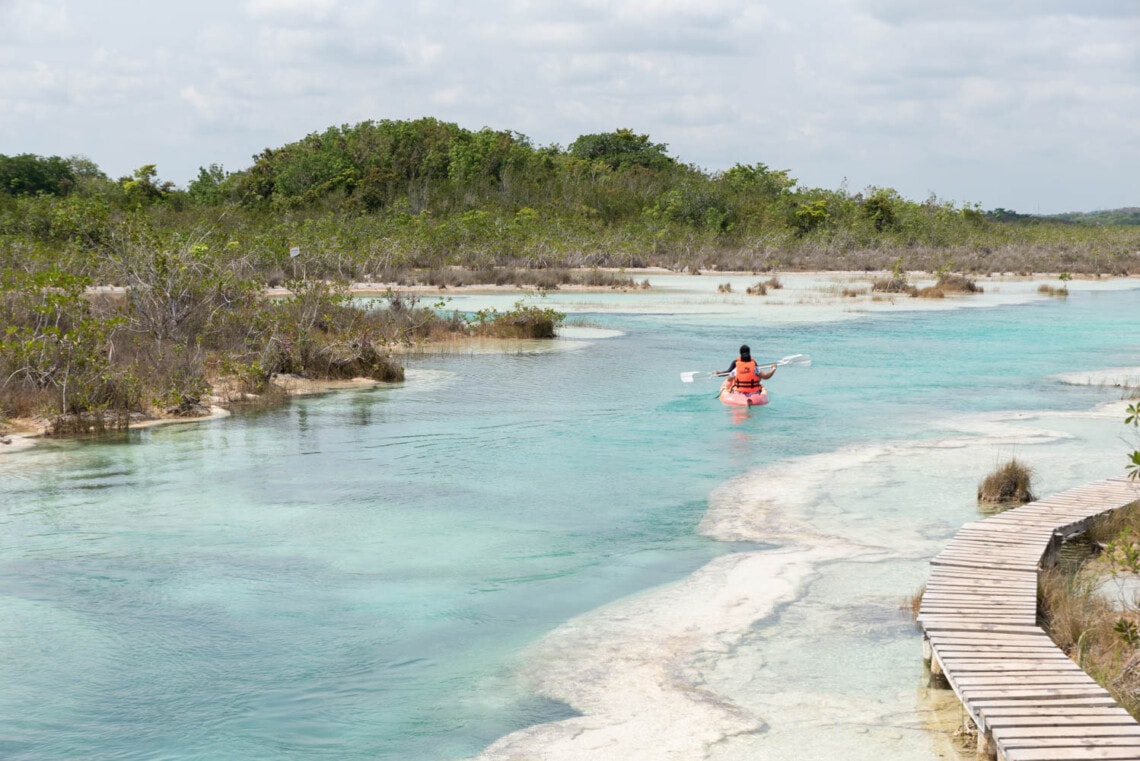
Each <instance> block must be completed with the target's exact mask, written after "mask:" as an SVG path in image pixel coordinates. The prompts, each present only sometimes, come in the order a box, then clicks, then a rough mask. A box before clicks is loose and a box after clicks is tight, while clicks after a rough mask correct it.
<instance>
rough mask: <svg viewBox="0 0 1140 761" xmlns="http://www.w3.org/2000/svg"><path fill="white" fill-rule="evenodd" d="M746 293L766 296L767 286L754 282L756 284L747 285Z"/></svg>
mask: <svg viewBox="0 0 1140 761" xmlns="http://www.w3.org/2000/svg"><path fill="white" fill-rule="evenodd" d="M746 293H748V295H749V296H767V295H768V286H767V285H765V284H764V283H756V285H750V286H748V289H747V291H746Z"/></svg>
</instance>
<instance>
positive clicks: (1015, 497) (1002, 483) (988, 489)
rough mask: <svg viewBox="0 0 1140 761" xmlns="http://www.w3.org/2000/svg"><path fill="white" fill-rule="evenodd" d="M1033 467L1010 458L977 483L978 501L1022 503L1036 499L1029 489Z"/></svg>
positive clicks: (997, 503)
mask: <svg viewBox="0 0 1140 761" xmlns="http://www.w3.org/2000/svg"><path fill="white" fill-rule="evenodd" d="M1032 477H1033V469H1032V468H1030V467H1028V466H1026V465H1024V464H1022V463H1020V462H1018V461H1017V458H1016V457H1014V458H1012V459H1011V460H1010V461H1009V462H1007V463H1006V464H1005V465H1002V466H1000V467H998V468H997V469H996V470H994V471H993V472H992V473H990V474H989V475H988V476H986V477H985V478H984V479H982V482H981V483H979V484H978V502H981V503H985V504H989V505H1024V504H1025V503H1027V502H1032V501H1033V500H1035V499H1036V497H1034V496H1033V493H1032V492H1031V491H1030V481H1031V480H1032Z"/></svg>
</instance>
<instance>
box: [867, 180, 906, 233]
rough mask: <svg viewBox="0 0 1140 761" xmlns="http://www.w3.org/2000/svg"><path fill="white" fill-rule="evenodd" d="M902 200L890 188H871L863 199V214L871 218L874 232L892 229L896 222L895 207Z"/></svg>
mask: <svg viewBox="0 0 1140 761" xmlns="http://www.w3.org/2000/svg"><path fill="white" fill-rule="evenodd" d="M901 202H902V198H901V197H900V196H899V194H898V193H897V192H896V191H894V190H892V189H891V188H873V189H872V190H871V192H870V193H869V194H868V196H867V199H866V200H865V201H863V216H864V217H866V218H867V219H869V220H871V224H873V225H874V226H875V231H876V232H887V231H888V230H893V229H894V228H895V226H896V225H897V224H898V218H897V214H896V212H895V209H896V207H897V206H898V205H899V204H900V203H901Z"/></svg>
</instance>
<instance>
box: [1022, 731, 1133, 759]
mask: <svg viewBox="0 0 1140 761" xmlns="http://www.w3.org/2000/svg"><path fill="white" fill-rule="evenodd" d="M1113 746H1116V747H1126V748H1133V747H1135V748H1138V749H1140V737H1128V736H1123V737H1089V738H1085V739H1080V738H1069V737H1064V738H1062V737H1007V738H1005V740H1003V741H1002V747H1003V748H1057V747H1062V748H1081V747H1085V748H1088V747H1097V748H1105V747H1113ZM1136 757H1137V758H1140V753H1137V754H1136Z"/></svg>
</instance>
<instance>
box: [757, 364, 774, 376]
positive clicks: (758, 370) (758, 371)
mask: <svg viewBox="0 0 1140 761" xmlns="http://www.w3.org/2000/svg"><path fill="white" fill-rule="evenodd" d="M771 368H772V369H771V370H769V371H768V372H762V371H761V370H760V369H759V368H757V369H756V372H757V373H759V374H760V380H768V379H769V378H771V377H772V376H773V375H775V374H776V366H775V365H772V366H771Z"/></svg>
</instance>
